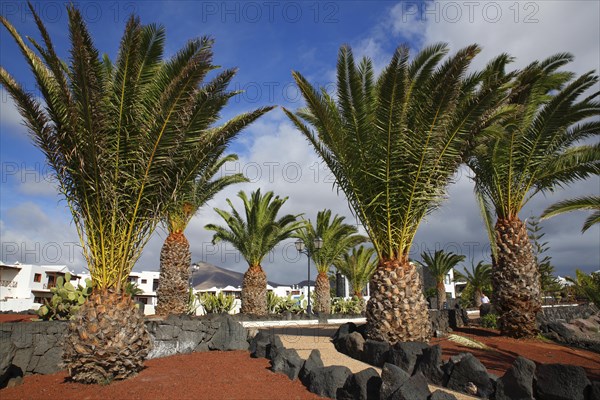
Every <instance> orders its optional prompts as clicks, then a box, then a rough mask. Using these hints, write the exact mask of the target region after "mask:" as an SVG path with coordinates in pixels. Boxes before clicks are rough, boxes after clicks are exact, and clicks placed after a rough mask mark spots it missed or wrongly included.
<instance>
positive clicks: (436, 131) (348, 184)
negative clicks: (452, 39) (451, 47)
mask: <svg viewBox="0 0 600 400" xmlns="http://www.w3.org/2000/svg"><path fill="white" fill-rule="evenodd" d="M447 52H448V48H447V46H446V45H445V44H437V45H433V46H430V47H427V48H425V49H424V50H423V51H421V52H420V53H419V54H417V55H416V56H415V57H414V58H413V60H412V62H410V61H409V52H408V48H407V47H400V48H399V49H398V50H397V51H396V52H395V53H394V56H393V58H392V60H391V62H390V64H389V65H388V66H387V67H386V68H385V69H384V71H383V72H382V73H381V75H380V76H379V78H378V79H375V78H374V72H373V65H372V62H371V61H370V60H369V59H366V58H365V59H363V60H362V61H361V62H360V64H359V65H356V64H355V61H354V57H353V55H352V51H351V50H350V49H349V48H348V47H342V48H341V49H340V52H339V57H338V65H337V78H338V83H337V101H336V100H335V99H334V98H333V97H332V96H331V95H329V94H328V93H327V92H326V91H325V90H324V89H322V90H320V91H319V90H317V89H316V88H313V87H312V86H311V85H310V84H309V83H308V81H307V80H306V79H305V78H304V77H303V76H302V75H301V74H300V73H298V72H294V78H295V80H296V83H297V84H298V87H299V88H300V91H301V93H302V94H303V96H304V98H305V100H306V103H307V107H306V109H303V110H300V111H298V112H297V113H296V114H294V113H292V112H290V111H288V110H285V109H284V111H285V112H286V114H287V115H288V117H289V118H290V119H291V120H292V121H293V122H294V124H295V125H296V127H297V128H298V129H299V130H300V131H301V132H302V133H303V134H304V135H305V136H306V138H307V139H308V140H309V141H310V142H311V144H312V145H313V146H314V148H315V149H316V151H317V153H318V154H319V155H320V156H321V157H322V158H323V160H324V161H325V162H326V163H327V165H328V167H329V168H330V170H331V171H332V172H333V174H334V176H335V177H336V183H337V184H338V185H339V186H340V187H341V188H342V190H343V191H344V193H345V194H346V196H347V198H348V201H349V202H350V204H351V205H352V207H353V209H354V211H355V212H356V214H357V216H358V218H359V219H360V221H361V223H362V224H363V226H364V227H365V229H366V230H367V232H368V234H369V236H370V238H371V241H372V242H373V246H374V248H375V249H376V251H377V253H378V254H379V256H380V257H382V258H385V259H402V260H405V261H408V253H409V250H410V246H411V244H412V241H413V239H414V235H415V234H416V231H417V228H418V226H419V224H420V223H421V221H422V219H423V218H424V217H425V215H426V214H427V213H429V212H431V211H432V210H433V209H435V208H436V207H437V206H438V204H439V203H440V201H441V200H442V199H443V198H444V193H445V187H446V185H447V184H448V183H449V182H450V180H451V177H452V175H453V174H454V172H455V171H456V169H457V168H458V166H459V165H460V163H461V159H462V156H463V153H464V151H465V150H466V148H467V145H468V143H469V140H470V139H471V138H472V137H473V134H474V133H475V132H476V131H477V130H478V129H480V128H481V127H482V126H483V125H484V124H489V123H490V121H491V120H492V117H493V113H491V112H490V108H491V107H492V106H493V105H495V104H496V103H497V102H498V97H499V96H500V94H498V91H497V90H495V89H496V88H497V86H498V83H497V81H496V79H494V77H499V76H500V75H498V74H495V73H493V72H495V71H497V70H499V69H500V67H501V66H502V65H503V64H505V63H506V62H508V61H509V57H508V56H501V57H499V58H498V59H497V60H494V62H492V63H490V66H489V67H488V69H487V70H486V72H485V73H476V74H472V75H467V69H468V68H469V65H470V63H471V60H472V59H473V58H474V57H475V55H476V54H477V53H478V52H479V47H478V46H476V45H472V46H469V47H466V48H464V49H462V50H460V51H459V52H458V53H457V54H456V55H454V56H452V57H450V58H449V59H448V60H446V61H445V62H444V63H440V62H441V61H442V59H443V57H444V56H445V55H446V54H447ZM484 77H485V78H486V79H484ZM502 79H504V78H503V77H502ZM302 119H304V120H305V121H306V122H308V123H309V124H311V125H312V126H313V127H314V128H315V129H316V131H317V133H315V132H314V131H312V130H311V129H310V127H309V126H308V125H306V124H305V123H304V122H303V121H302Z"/></svg>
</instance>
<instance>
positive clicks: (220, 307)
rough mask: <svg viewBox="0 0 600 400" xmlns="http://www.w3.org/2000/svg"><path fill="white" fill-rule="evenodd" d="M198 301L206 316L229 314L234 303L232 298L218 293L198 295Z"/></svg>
mask: <svg viewBox="0 0 600 400" xmlns="http://www.w3.org/2000/svg"><path fill="white" fill-rule="evenodd" d="M198 300H199V301H200V304H202V306H203V307H204V311H206V313H207V314H213V313H219V314H221V313H229V312H230V311H231V310H233V306H234V303H235V297H234V296H232V295H225V294H223V292H219V294H212V293H198Z"/></svg>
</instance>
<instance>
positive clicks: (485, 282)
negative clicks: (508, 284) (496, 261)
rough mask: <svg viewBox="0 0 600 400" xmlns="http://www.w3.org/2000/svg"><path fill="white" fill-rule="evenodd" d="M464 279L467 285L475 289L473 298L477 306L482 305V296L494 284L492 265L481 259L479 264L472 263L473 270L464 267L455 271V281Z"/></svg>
mask: <svg viewBox="0 0 600 400" xmlns="http://www.w3.org/2000/svg"><path fill="white" fill-rule="evenodd" d="M458 280H464V281H465V282H467V286H468V287H470V289H472V290H473V300H474V301H475V307H479V306H481V297H482V295H483V293H484V292H486V291H487V292H489V291H490V289H491V285H492V266H491V265H490V264H484V263H483V261H479V262H478V263H477V265H473V264H471V270H470V271H469V270H468V269H466V268H465V269H464V273H461V272H460V271H455V272H454V281H458Z"/></svg>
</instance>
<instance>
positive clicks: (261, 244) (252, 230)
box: [205, 189, 304, 266]
mask: <svg viewBox="0 0 600 400" xmlns="http://www.w3.org/2000/svg"><path fill="white" fill-rule="evenodd" d="M238 197H239V198H240V199H241V200H242V203H243V204H244V215H243V216H242V215H241V214H240V213H239V212H238V211H237V210H236V209H235V208H234V207H233V204H232V203H231V201H230V200H229V199H227V202H228V204H229V206H230V207H231V212H227V211H224V210H220V209H217V208H215V211H216V212H217V214H219V216H220V217H221V218H222V219H223V220H224V222H225V224H226V227H225V226H219V225H215V224H208V225H206V226H205V228H206V229H207V230H210V231H214V232H215V233H214V235H213V243H217V242H219V241H225V242H229V243H231V244H232V245H233V247H235V248H236V249H237V250H238V251H239V252H240V254H241V255H242V257H244V259H245V260H246V261H247V262H248V264H249V265H251V266H257V265H260V263H261V262H262V260H263V259H264V257H265V256H266V255H267V254H268V253H269V252H270V251H271V250H273V248H275V246H276V245H277V244H279V243H280V242H282V241H283V240H285V239H288V238H291V237H292V236H293V235H294V234H295V233H296V231H298V230H299V229H301V228H302V227H303V226H304V221H298V220H297V219H298V218H299V217H300V215H291V214H286V215H283V216H281V217H279V218H278V213H279V211H280V209H281V207H282V206H283V204H284V203H285V202H286V201H287V197H285V198H280V197H279V196H275V195H274V193H273V192H267V193H265V194H264V195H262V194H261V192H260V189H259V190H257V191H255V192H252V193H251V194H250V197H248V195H247V194H246V193H245V192H243V191H240V192H239V193H238Z"/></svg>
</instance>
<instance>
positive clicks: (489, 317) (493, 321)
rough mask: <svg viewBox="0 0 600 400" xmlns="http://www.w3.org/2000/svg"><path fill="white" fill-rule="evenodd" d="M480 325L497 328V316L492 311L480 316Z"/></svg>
mask: <svg viewBox="0 0 600 400" xmlns="http://www.w3.org/2000/svg"><path fill="white" fill-rule="evenodd" d="M481 326H482V327H484V328H491V329H498V316H497V315H496V314H494V313H489V314H486V315H485V316H484V317H481Z"/></svg>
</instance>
